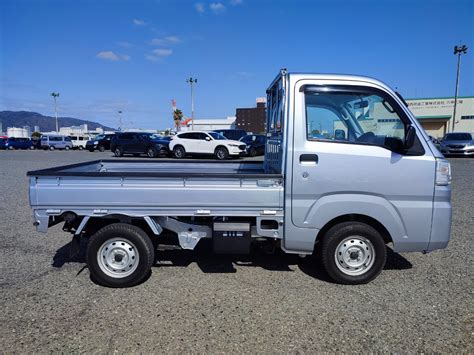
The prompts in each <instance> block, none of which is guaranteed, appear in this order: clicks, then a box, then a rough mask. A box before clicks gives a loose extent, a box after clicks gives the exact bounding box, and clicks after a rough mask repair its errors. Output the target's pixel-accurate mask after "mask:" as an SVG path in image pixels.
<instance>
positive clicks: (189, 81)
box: [186, 77, 197, 131]
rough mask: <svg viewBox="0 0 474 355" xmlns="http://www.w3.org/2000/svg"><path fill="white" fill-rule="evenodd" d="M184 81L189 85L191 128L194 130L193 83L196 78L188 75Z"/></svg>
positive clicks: (195, 81)
mask: <svg viewBox="0 0 474 355" xmlns="http://www.w3.org/2000/svg"><path fill="white" fill-rule="evenodd" d="M186 82H187V83H189V85H191V119H192V123H191V130H192V131H194V84H196V83H197V79H196V78H194V79H193V77H190V78H189V79H186Z"/></svg>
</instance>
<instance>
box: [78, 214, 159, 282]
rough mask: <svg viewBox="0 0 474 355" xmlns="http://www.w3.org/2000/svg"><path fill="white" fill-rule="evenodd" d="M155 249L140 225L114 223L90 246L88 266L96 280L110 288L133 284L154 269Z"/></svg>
mask: <svg viewBox="0 0 474 355" xmlns="http://www.w3.org/2000/svg"><path fill="white" fill-rule="evenodd" d="M154 257H155V254H154V248H153V243H152V242H151V240H150V238H149V237H148V235H147V234H146V233H145V232H144V231H143V230H142V229H140V228H138V227H135V226H132V225H130V224H125V223H114V224H110V225H108V226H106V227H104V228H102V229H100V230H99V231H98V232H97V233H96V234H94V235H93V236H92V237H91V238H90V240H89V244H88V247H87V265H88V267H89V270H90V273H91V276H92V278H93V279H94V281H96V282H98V283H99V284H101V285H103V286H108V287H130V286H134V285H136V284H138V283H139V282H140V281H142V280H143V279H144V278H145V277H146V276H147V275H148V274H149V273H150V271H151V267H152V265H153V262H154Z"/></svg>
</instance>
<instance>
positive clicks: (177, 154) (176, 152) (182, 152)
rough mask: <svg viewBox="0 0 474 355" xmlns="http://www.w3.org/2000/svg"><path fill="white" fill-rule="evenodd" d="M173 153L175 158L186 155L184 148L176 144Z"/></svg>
mask: <svg viewBox="0 0 474 355" xmlns="http://www.w3.org/2000/svg"><path fill="white" fill-rule="evenodd" d="M173 155H174V157H175V158H176V159H182V158H184V157H185V155H186V151H185V150H184V148H183V147H181V146H178V147H174V148H173Z"/></svg>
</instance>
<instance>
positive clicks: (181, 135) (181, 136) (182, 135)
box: [178, 133, 191, 139]
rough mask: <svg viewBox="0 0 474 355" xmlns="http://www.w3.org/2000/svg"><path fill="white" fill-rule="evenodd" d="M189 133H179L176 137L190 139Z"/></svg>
mask: <svg viewBox="0 0 474 355" xmlns="http://www.w3.org/2000/svg"><path fill="white" fill-rule="evenodd" d="M190 135H191V133H181V134H180V135H179V136H178V137H179V138H181V139H191V137H190Z"/></svg>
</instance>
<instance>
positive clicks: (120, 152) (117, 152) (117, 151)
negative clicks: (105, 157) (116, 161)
mask: <svg viewBox="0 0 474 355" xmlns="http://www.w3.org/2000/svg"><path fill="white" fill-rule="evenodd" d="M114 155H115V156H116V157H117V158H120V157H121V156H123V150H122V148H120V147H116V148H115V150H114Z"/></svg>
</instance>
